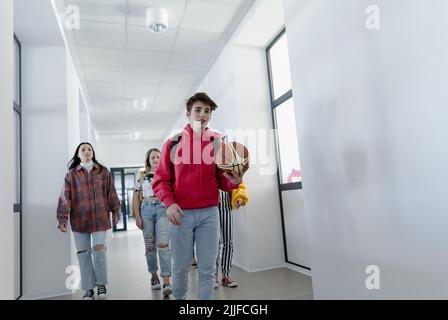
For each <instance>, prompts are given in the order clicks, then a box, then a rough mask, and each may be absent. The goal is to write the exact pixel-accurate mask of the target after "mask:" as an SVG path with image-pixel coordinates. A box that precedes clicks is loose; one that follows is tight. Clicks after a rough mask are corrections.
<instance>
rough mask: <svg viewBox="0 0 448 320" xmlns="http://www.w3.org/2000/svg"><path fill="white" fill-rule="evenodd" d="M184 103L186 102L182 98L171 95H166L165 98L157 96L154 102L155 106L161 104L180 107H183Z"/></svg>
mask: <svg viewBox="0 0 448 320" xmlns="http://www.w3.org/2000/svg"><path fill="white" fill-rule="evenodd" d="M185 102H186V101H184V99H183V98H181V97H176V96H173V95H167V96H163V95H158V96H157V97H156V100H155V104H161V105H164V104H176V103H177V104H180V105H183V106H184V105H185Z"/></svg>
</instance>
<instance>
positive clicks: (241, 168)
mask: <svg viewBox="0 0 448 320" xmlns="http://www.w3.org/2000/svg"><path fill="white" fill-rule="evenodd" d="M215 160H216V165H217V166H218V168H220V169H222V170H224V171H226V172H231V171H233V172H236V173H237V174H238V175H239V176H242V175H243V174H244V173H245V172H246V171H247V169H249V161H250V159H249V150H248V149H247V148H246V146H244V145H243V144H241V143H239V142H236V141H231V142H221V147H220V148H219V150H218V152H217V153H216V156H215Z"/></svg>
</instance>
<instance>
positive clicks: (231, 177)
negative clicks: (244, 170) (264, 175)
mask: <svg viewBox="0 0 448 320" xmlns="http://www.w3.org/2000/svg"><path fill="white" fill-rule="evenodd" d="M224 177H226V178H227V179H229V180H230V181H231V182H232V183H233V184H240V183H241V181H243V179H242V176H240V175H239V174H238V173H236V172H234V171H230V173H228V172H224Z"/></svg>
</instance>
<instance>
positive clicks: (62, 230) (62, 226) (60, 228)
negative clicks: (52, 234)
mask: <svg viewBox="0 0 448 320" xmlns="http://www.w3.org/2000/svg"><path fill="white" fill-rule="evenodd" d="M58 228H59V230H61V232H67V223H61V224H60V225H59V226H58Z"/></svg>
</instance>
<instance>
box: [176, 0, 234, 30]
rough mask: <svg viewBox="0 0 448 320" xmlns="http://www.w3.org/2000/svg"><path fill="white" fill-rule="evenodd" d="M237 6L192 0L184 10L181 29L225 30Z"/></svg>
mask: <svg viewBox="0 0 448 320" xmlns="http://www.w3.org/2000/svg"><path fill="white" fill-rule="evenodd" d="M237 9H238V6H236V5H228V4H221V3H215V2H205V1H198V0H193V1H191V2H190V3H189V4H188V6H187V10H186V11H185V14H184V17H183V20H182V23H181V25H180V27H181V29H182V30H191V31H208V32H218V33H223V32H226V30H227V28H228V27H229V23H230V21H231V20H232V19H233V17H234V14H235V13H236V11H237Z"/></svg>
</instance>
